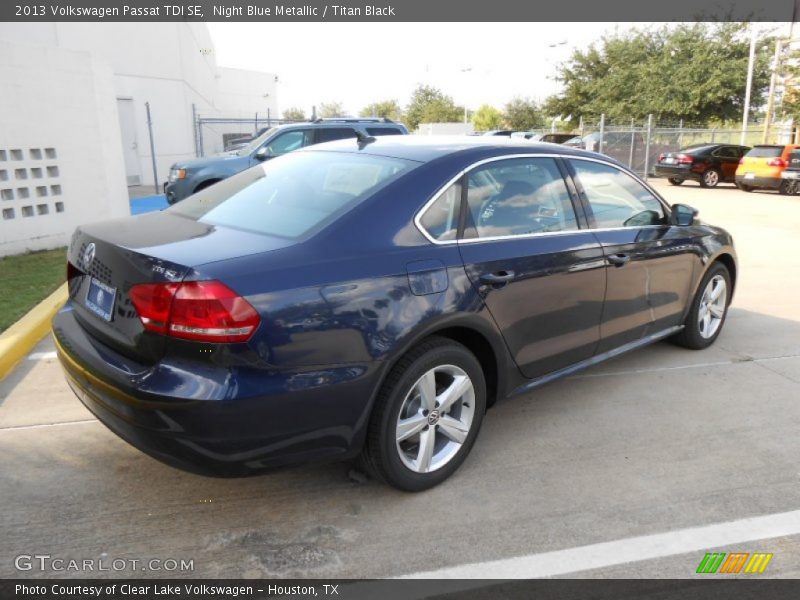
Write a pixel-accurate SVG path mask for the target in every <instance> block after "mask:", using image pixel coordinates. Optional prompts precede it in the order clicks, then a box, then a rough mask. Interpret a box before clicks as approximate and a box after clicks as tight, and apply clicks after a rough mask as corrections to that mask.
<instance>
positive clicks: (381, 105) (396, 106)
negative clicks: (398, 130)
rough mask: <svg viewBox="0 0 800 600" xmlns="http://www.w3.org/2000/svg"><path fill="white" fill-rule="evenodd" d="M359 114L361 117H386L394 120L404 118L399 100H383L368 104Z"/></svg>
mask: <svg viewBox="0 0 800 600" xmlns="http://www.w3.org/2000/svg"><path fill="white" fill-rule="evenodd" d="M358 114H359V116H361V117H384V118H386V119H391V120H392V121H402V120H403V109H402V108H400V103H399V102H397V100H381V101H380V102H373V103H372V104H367V105H366V106H365V107H364V108H362V109H361V112H360V113H358Z"/></svg>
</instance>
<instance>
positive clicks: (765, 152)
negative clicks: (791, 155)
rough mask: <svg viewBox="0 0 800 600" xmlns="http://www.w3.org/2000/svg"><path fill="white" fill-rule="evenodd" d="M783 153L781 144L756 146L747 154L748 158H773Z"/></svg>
mask: <svg viewBox="0 0 800 600" xmlns="http://www.w3.org/2000/svg"><path fill="white" fill-rule="evenodd" d="M782 153H783V146H756V147H755V148H753V149H752V150H750V152H748V153H747V156H749V157H750V158H774V157H776V156H780V155H781V154H782Z"/></svg>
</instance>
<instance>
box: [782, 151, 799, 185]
mask: <svg viewBox="0 0 800 600" xmlns="http://www.w3.org/2000/svg"><path fill="white" fill-rule="evenodd" d="M788 162H789V164H788V165H786V168H785V169H784V170H783V171H782V172H781V179H783V181H785V182H786V183H785V186H784V187H785V192H786V193H787V194H791V195H796V194H798V193H800V150H793V151H792V152H791V153H790V154H789V161H788Z"/></svg>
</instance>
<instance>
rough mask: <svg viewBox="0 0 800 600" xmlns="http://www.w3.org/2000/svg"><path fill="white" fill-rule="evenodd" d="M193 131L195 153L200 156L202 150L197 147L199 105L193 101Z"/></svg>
mask: <svg viewBox="0 0 800 600" xmlns="http://www.w3.org/2000/svg"><path fill="white" fill-rule="evenodd" d="M192 133H193V134H194V155H195V157H198V156H200V152H199V151H198V149H197V107H196V106H195V104H194V102H192Z"/></svg>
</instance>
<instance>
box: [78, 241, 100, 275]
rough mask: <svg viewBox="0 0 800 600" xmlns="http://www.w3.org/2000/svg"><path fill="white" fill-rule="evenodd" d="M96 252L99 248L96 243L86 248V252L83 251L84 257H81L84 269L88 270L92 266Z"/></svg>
mask: <svg viewBox="0 0 800 600" xmlns="http://www.w3.org/2000/svg"><path fill="white" fill-rule="evenodd" d="M96 250H97V248H95V245H94V242H91V243H90V244H89V245H88V246H86V250H84V251H83V256H82V257H81V260H82V261H83V268H84V269H88V268H89V266H90V265H91V264H92V261H93V260H94V254H95V251H96Z"/></svg>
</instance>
